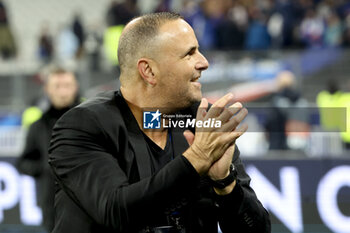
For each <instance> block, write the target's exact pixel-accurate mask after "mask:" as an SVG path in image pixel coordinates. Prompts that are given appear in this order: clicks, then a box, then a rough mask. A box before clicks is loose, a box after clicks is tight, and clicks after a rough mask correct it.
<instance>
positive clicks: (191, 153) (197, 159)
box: [183, 147, 211, 175]
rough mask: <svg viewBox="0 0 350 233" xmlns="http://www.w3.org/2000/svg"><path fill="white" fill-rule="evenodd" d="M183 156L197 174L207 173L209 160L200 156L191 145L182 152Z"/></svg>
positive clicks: (209, 164)
mask: <svg viewBox="0 0 350 233" xmlns="http://www.w3.org/2000/svg"><path fill="white" fill-rule="evenodd" d="M183 156H184V157H185V158H186V159H187V160H188V161H189V162H190V163H191V164H192V166H193V167H194V169H195V170H196V171H197V172H198V174H199V175H205V174H207V172H208V170H209V168H210V166H211V163H210V161H208V160H205V159H203V158H201V156H200V154H199V153H198V152H196V151H195V150H194V149H193V148H192V147H190V148H188V149H187V150H186V151H185V152H184V153H183Z"/></svg>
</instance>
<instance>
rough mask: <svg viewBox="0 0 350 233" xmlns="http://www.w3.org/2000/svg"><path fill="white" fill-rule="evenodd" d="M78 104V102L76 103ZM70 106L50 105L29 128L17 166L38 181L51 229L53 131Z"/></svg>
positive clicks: (52, 207) (44, 210) (39, 194)
mask: <svg viewBox="0 0 350 233" xmlns="http://www.w3.org/2000/svg"><path fill="white" fill-rule="evenodd" d="M75 105H76V104H75ZM68 109H69V108H64V109H61V110H57V109H55V108H53V107H50V108H49V109H48V110H47V111H46V112H45V113H44V114H43V115H42V116H41V118H40V119H39V120H37V121H36V122H34V123H33V124H32V125H31V126H30V127H29V130H28V134H27V137H26V143H25V147H24V150H23V153H22V155H21V157H20V158H19V159H18V160H17V168H18V170H19V171H20V172H21V173H24V174H26V175H30V176H33V177H35V178H36V179H37V181H38V186H39V188H38V191H39V192H38V200H39V204H40V206H41V208H42V210H43V225H44V226H45V228H46V230H48V231H51V230H52V228H53V225H54V196H55V193H54V177H53V175H52V171H51V168H50V166H49V164H48V157H49V156H48V149H49V145H50V139H51V131H52V128H53V126H54V125H55V123H56V121H57V120H58V118H60V117H61V116H62V115H63V114H64V113H65V112H66V111H68Z"/></svg>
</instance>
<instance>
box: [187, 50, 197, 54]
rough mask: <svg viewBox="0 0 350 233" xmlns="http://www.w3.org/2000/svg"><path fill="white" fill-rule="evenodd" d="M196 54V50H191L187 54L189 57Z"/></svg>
mask: <svg viewBox="0 0 350 233" xmlns="http://www.w3.org/2000/svg"><path fill="white" fill-rule="evenodd" d="M194 53H195V50H194V49H191V50H190V51H189V52H188V53H187V55H193V54H194Z"/></svg>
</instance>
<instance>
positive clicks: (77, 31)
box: [72, 13, 85, 58]
mask: <svg viewBox="0 0 350 233" xmlns="http://www.w3.org/2000/svg"><path fill="white" fill-rule="evenodd" d="M72 31H73V33H74V35H75V36H76V38H77V39H78V50H77V52H76V54H75V55H76V57H77V58H80V57H81V55H82V53H83V48H84V41H85V31H84V27H83V24H82V22H81V16H80V14H79V13H77V14H76V15H75V16H74V20H73V25H72Z"/></svg>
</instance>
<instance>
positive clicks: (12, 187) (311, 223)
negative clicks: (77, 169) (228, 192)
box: [0, 157, 350, 232]
mask: <svg viewBox="0 0 350 233" xmlns="http://www.w3.org/2000/svg"><path fill="white" fill-rule="evenodd" d="M15 159H16V158H15V157H0V224H20V225H40V223H41V221H42V212H41V209H40V207H39V206H38V201H37V198H36V186H35V181H34V179H33V178H31V177H29V176H25V175H22V174H20V173H19V172H18V171H17V169H16V168H15V166H14V164H15ZM244 163H245V166H246V169H247V172H248V173H249V175H250V176H251V178H252V182H251V185H252V186H253V188H254V189H255V191H256V194H257V196H258V197H259V199H260V200H261V202H262V203H263V205H264V206H265V208H266V209H268V210H269V212H270V215H271V220H272V223H273V231H272V232H350V158H349V159H344V158H332V159H330V158H329V159H328V158H322V159H316V158H315V159H288V158H286V159H252V158H250V159H245V160H244Z"/></svg>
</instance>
